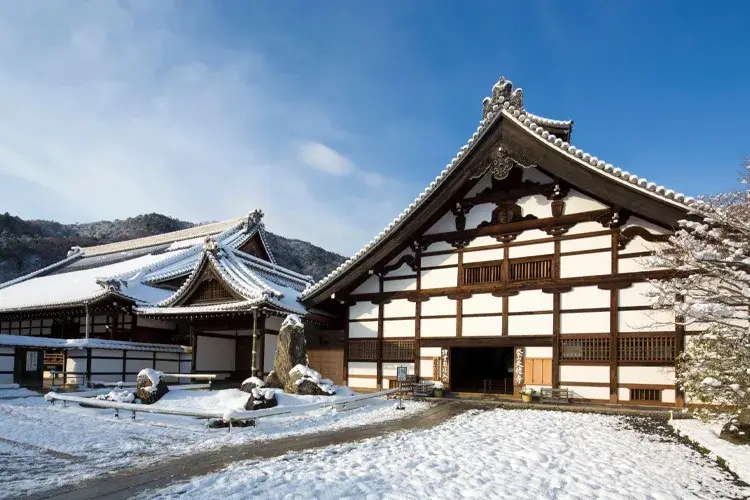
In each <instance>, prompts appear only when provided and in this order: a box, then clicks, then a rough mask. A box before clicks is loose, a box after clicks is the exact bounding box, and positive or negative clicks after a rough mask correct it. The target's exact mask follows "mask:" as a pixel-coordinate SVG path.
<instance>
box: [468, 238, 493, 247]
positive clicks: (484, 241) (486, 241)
mask: <svg viewBox="0 0 750 500" xmlns="http://www.w3.org/2000/svg"><path fill="white" fill-rule="evenodd" d="M497 244H498V242H497V240H496V239H495V238H493V237H492V236H480V237H479V238H476V239H473V240H471V241H470V242H469V244H468V245H466V247H465V248H481V247H486V246H489V245H497Z"/></svg>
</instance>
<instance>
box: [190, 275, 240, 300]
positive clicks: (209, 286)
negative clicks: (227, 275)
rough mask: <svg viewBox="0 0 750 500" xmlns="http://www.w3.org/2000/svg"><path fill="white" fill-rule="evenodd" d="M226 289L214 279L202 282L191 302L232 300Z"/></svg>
mask: <svg viewBox="0 0 750 500" xmlns="http://www.w3.org/2000/svg"><path fill="white" fill-rule="evenodd" d="M233 298H234V297H233V296H232V294H231V293H229V291H228V290H227V289H226V287H225V286H224V285H223V284H222V283H220V282H219V281H218V280H217V279H215V278H209V279H207V280H204V281H202V282H201V283H200V284H199V285H198V286H197V287H196V290H195V292H194V293H193V295H192V297H191V302H202V301H207V302H208V301H217V300H227V299H233Z"/></svg>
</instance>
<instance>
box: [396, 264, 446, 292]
mask: <svg viewBox="0 0 750 500" xmlns="http://www.w3.org/2000/svg"><path fill="white" fill-rule="evenodd" d="M447 271H450V269H447ZM453 272H454V273H455V272H456V271H455V269H454V270H453ZM416 289H417V279H416V278H404V279H400V280H388V281H384V282H383V291H385V292H402V291H404V290H416Z"/></svg>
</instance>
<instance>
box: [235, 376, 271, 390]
mask: <svg viewBox="0 0 750 500" xmlns="http://www.w3.org/2000/svg"><path fill="white" fill-rule="evenodd" d="M265 385H266V383H265V382H263V381H262V380H261V379H259V378H258V377H250V378H248V379H246V380H245V381H244V382H242V385H241V386H240V390H241V391H242V392H247V393H248V394H252V393H253V389H257V388H260V387H265Z"/></svg>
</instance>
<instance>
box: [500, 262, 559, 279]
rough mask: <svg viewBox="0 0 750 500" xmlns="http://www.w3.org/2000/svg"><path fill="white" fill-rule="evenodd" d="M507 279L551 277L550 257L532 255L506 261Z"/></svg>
mask: <svg viewBox="0 0 750 500" xmlns="http://www.w3.org/2000/svg"><path fill="white" fill-rule="evenodd" d="M508 264H509V265H508V280H509V281H528V280H539V279H544V278H551V277H552V257H534V258H531V259H523V260H520V261H516V260H514V259H511V260H510V262H509V263H508Z"/></svg>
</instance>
